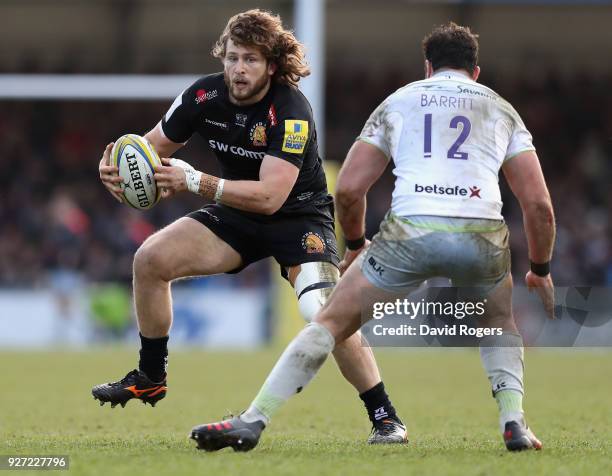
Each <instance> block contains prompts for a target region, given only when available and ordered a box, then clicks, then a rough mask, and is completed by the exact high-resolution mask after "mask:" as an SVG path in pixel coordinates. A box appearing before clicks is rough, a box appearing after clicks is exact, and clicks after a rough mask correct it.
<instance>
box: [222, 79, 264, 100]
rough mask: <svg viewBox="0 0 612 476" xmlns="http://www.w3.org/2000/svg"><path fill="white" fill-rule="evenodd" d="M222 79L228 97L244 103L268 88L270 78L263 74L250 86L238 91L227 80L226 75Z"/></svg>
mask: <svg viewBox="0 0 612 476" xmlns="http://www.w3.org/2000/svg"><path fill="white" fill-rule="evenodd" d="M224 79H225V85H226V86H227V89H228V91H229V94H230V96H231V97H232V98H233V99H234V100H236V101H239V102H245V101H248V100H249V99H251V98H253V97H255V96H257V95H258V94H259V93H261V91H263V90H264V89H265V88H266V87H267V86H268V83H269V81H270V76H269V75H268V74H266V73H264V74H262V75H261V76H260V77H259V78H257V80H255V82H254V83H253V85H252V86H250V87H248V86H247V87H244V88H242V89H238V88H237V87H236V86H235V85H234V83H233V82H232V81H230V80H229V79H228V77H227V75H224Z"/></svg>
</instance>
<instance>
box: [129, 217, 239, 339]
mask: <svg viewBox="0 0 612 476" xmlns="http://www.w3.org/2000/svg"><path fill="white" fill-rule="evenodd" d="M241 261H242V259H241V257H240V255H239V254H238V253H237V252H236V251H235V250H234V249H233V248H231V247H230V246H229V245H228V244H227V243H225V242H224V241H222V240H221V239H220V238H219V237H217V236H216V235H215V234H214V233H213V232H212V231H210V230H209V229H208V228H206V227H205V226H204V225H202V224H201V223H200V222H198V221H197V220H194V219H192V218H187V217H183V218H180V219H179V220H177V221H175V222H174V223H172V224H171V225H168V226H167V227H166V228H164V229H162V230H160V231H158V232H157V233H155V234H154V235H152V236H150V237H149V238H148V239H147V240H146V241H145V242H144V243H143V244H142V246H141V247H140V248H139V249H138V251H137V252H136V255H135V256H134V301H135V305H136V315H137V318H138V327H139V328H140V332H141V334H142V335H143V336H145V337H148V338H157V337H163V336H166V335H168V332H169V331H170V326H171V325H172V298H171V295H170V282H171V281H172V280H174V279H177V278H183V277H187V276H201V275H211V274H218V273H223V272H227V271H231V270H232V269H235V268H237V267H238V266H240V264H241Z"/></svg>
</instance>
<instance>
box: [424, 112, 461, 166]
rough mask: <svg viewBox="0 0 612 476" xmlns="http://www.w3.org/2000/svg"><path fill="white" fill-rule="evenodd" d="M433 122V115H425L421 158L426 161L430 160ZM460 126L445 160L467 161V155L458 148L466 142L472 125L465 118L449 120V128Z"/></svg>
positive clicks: (458, 117)
mask: <svg viewBox="0 0 612 476" xmlns="http://www.w3.org/2000/svg"><path fill="white" fill-rule="evenodd" d="M432 122H433V114H425V127H424V131H425V137H424V140H423V157H425V158H426V159H429V158H431V127H432ZM459 124H461V126H462V128H461V132H460V133H459V137H457V139H456V140H455V143H454V144H453V145H451V147H450V149H448V153H447V154H446V158H447V159H459V160H467V159H468V153H467V152H461V151H460V150H459V147H461V145H462V144H463V143H464V142H465V141H466V140H467V138H468V137H469V135H470V131H471V130H472V124H471V123H470V120H469V119H468V118H467V117H465V116H455V117H453V118H452V119H451V121H450V124H449V127H450V128H452V129H457V128H458V127H459Z"/></svg>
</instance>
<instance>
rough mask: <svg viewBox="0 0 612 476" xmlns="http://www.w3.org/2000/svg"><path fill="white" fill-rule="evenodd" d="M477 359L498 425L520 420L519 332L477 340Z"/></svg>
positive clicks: (522, 366)
mask: <svg viewBox="0 0 612 476" xmlns="http://www.w3.org/2000/svg"><path fill="white" fill-rule="evenodd" d="M480 358H481V360H482V365H483V366H484V369H485V371H486V373H487V377H488V378H489V382H491V387H492V391H493V396H494V397H495V399H496V400H497V404H498V407H499V411H500V415H499V424H500V428H501V431H502V432H503V431H504V426H505V424H506V422H508V421H512V420H516V421H517V422H519V423H522V422H523V421H524V419H523V408H522V401H523V394H524V389H523V372H524V364H523V339H522V337H521V336H520V335H519V334H514V333H510V332H504V333H503V334H502V335H500V336H486V337H483V338H482V339H481V340H480Z"/></svg>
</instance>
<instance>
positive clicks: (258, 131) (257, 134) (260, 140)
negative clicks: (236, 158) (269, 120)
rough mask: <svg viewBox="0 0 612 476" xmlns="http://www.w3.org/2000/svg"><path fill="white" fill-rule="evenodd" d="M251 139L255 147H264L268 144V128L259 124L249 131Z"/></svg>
mask: <svg viewBox="0 0 612 476" xmlns="http://www.w3.org/2000/svg"><path fill="white" fill-rule="evenodd" d="M249 137H250V138H251V141H252V142H253V145H254V146H255V147H264V146H266V145H267V144H268V138H267V136H266V126H265V125H264V123H263V122H257V123H255V125H254V126H253V127H251V130H250V131H249Z"/></svg>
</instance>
